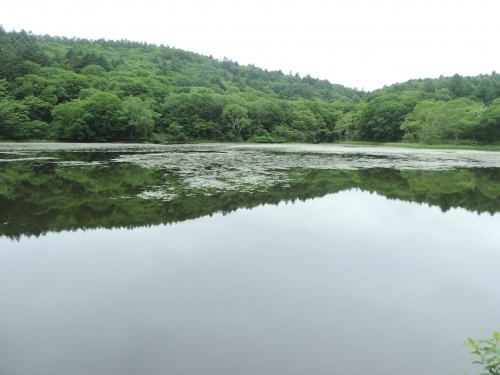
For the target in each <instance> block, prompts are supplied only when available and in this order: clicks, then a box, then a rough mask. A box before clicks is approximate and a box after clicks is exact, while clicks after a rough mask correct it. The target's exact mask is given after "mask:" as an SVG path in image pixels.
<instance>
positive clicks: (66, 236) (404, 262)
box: [0, 143, 500, 375]
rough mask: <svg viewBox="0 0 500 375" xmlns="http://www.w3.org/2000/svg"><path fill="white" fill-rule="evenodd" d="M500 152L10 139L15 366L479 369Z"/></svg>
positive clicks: (4, 235)
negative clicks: (473, 347) (470, 344)
mask: <svg viewBox="0 0 500 375" xmlns="http://www.w3.org/2000/svg"><path fill="white" fill-rule="evenodd" d="M499 212H500V153H488V152H479V151H452V150H446V151H439V150H412V149H401V148H382V147H354V146H351V147H347V146H335V145H231V144H224V145H218V144H201V145H178V146H161V145H147V144H144V145H124V144H9V143H0V374H1V375H25V374H37V375H49V374H50V375H62V374H65V375H66V374H72V375H80V374H81V375H88V374H92V375H100V374H103V375H104V374H106V375H109V374H120V375H128V374H169V375H176V374H183V375H184V374H193V375H195V374H196V375H199V374H210V375H211V374H213V375H226V374H228V375H229V374H243V375H246V374H287V375H288V374H337V373H338V374H352V375H361V374H363V375H364V374H368V373H370V374H381V375H382V374H384V375H401V374H408V375H417V374H418V375H421V374H457V375H458V374H463V373H464V372H466V371H468V372H469V373H474V372H480V370H481V369H480V368H478V367H477V368H476V367H475V366H473V365H471V364H470V363H471V362H472V360H474V358H473V357H472V356H470V355H469V354H468V353H469V351H470V350H468V349H466V348H463V347H460V346H459V344H460V343H461V342H462V341H464V340H465V339H466V338H467V337H473V338H487V337H489V336H490V335H491V333H492V332H493V331H494V330H499V329H500V327H499V324H500V288H499V285H500V272H499V265H500V242H499V240H498V239H499V237H498V236H499V228H500V215H499Z"/></svg>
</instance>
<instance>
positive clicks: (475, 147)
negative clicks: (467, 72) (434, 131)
mask: <svg viewBox="0 0 500 375" xmlns="http://www.w3.org/2000/svg"><path fill="white" fill-rule="evenodd" d="M0 143H75V144H78V143H95V144H100V143H115V144H158V145H180V144H207V143H224V144H242V145H243V144H283V145H305V144H310V143H306V142H279V143H278V142H244V141H241V142H238V141H234V142H220V141H217V142H214V141H213V140H195V141H184V142H158V141H149V140H144V141H111V142H64V141H60V140H50V139H28V140H0ZM322 144H331V145H342V146H369V147H377V146H381V147H382V146H383V147H404V148H414V149H430V150H477V151H497V152H499V151H500V144H489V145H468V144H432V145H429V144H424V143H404V142H369V141H342V142H330V143H322Z"/></svg>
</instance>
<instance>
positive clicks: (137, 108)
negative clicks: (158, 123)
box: [123, 96, 157, 139]
mask: <svg viewBox="0 0 500 375" xmlns="http://www.w3.org/2000/svg"><path fill="white" fill-rule="evenodd" d="M123 107H124V108H123V112H124V115H125V117H126V119H127V120H126V121H127V130H126V132H127V133H129V134H130V139H133V138H134V135H137V136H138V137H140V138H147V137H148V136H149V135H150V134H151V133H152V131H153V129H154V123H155V122H154V117H155V116H156V115H157V113H156V112H154V111H153V110H151V109H150V103H149V102H147V101H142V100H141V99H140V98H138V97H134V96H130V97H129V98H128V99H127V100H126V101H125V102H124V106H123Z"/></svg>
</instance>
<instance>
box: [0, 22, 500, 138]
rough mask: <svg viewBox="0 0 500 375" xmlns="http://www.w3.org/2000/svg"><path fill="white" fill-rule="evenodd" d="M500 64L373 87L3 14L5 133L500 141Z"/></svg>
mask: <svg viewBox="0 0 500 375" xmlns="http://www.w3.org/2000/svg"><path fill="white" fill-rule="evenodd" d="M499 98H500V75H498V74H496V73H495V72H493V73H492V74H491V75H481V76H477V77H461V76H460V75H458V74H456V75H454V76H453V77H440V78H438V79H418V80H411V81H408V82H406V83H400V84H395V85H392V86H390V87H384V88H382V89H380V90H376V91H374V92H372V93H366V92H364V91H358V90H357V89H350V88H346V87H344V86H341V85H336V84H331V83H330V82H328V81H326V80H320V79H315V78H312V77H311V76H309V75H307V76H305V77H300V75H299V74H298V73H297V74H295V75H294V74H292V73H291V72H290V73H289V74H284V73H283V72H281V71H267V70H263V69H260V68H257V67H255V66H253V65H249V66H242V65H239V64H238V63H237V62H233V61H231V60H229V59H226V58H224V59H223V60H217V59H214V58H212V57H211V56H208V57H207V56H202V55H199V54H196V53H192V52H186V51H183V50H181V49H176V48H171V47H169V46H163V45H160V46H156V45H152V44H147V43H137V42H131V41H127V40H121V41H110V40H95V41H90V40H86V39H76V38H73V39H68V38H60V37H51V36H47V35H45V36H35V35H32V34H31V33H27V32H25V31H21V32H15V31H12V32H7V31H5V30H4V29H3V28H1V26H0V139H4V140H10V139H14V140H24V139H58V140H65V141H94V142H102V141H124V140H133V141H137V140H150V141H158V142H162V141H165V142H185V141H197V140H212V141H253V142H286V141H295V142H333V141H340V140H367V141H401V140H404V141H407V142H423V143H438V142H440V143H443V142H444V143H446V142H453V143H458V142H467V143H474V142H477V143H479V142H480V143H496V142H499V141H500V99H499Z"/></svg>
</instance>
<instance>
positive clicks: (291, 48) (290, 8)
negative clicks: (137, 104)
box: [0, 0, 500, 90]
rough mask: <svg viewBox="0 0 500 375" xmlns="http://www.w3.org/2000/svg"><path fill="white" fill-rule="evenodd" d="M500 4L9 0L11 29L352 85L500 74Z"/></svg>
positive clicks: (480, 0) (478, 0)
mask: <svg viewBox="0 0 500 375" xmlns="http://www.w3.org/2000/svg"><path fill="white" fill-rule="evenodd" d="M499 14H500V0H474V1H470V0H467V1H464V0H454V1H451V0H432V1H431V0H419V1H414V0H408V1H405V0H330V1H326V0H308V1H302V2H298V1H297V2H292V1H283V0H281V1H277V0H253V1H234V0H233V1H229V0H182V1H180V0H177V1H169V0H166V1H155V0H142V1H134V2H132V1H127V0H122V1H110V0H108V1H104V0H87V1H71V0H64V1H63V0H45V1H40V0H25V1H15V0H6V1H5V2H3V4H2V6H1V12H0V24H2V25H3V27H4V28H5V29H7V30H12V29H16V30H20V29H25V30H27V31H29V30H32V31H33V32H34V33H35V34H50V35H60V36H67V37H73V36H77V37H82V38H92V39H98V38H106V39H129V40H135V41H146V42H149V43H157V44H161V43H163V44H165V45H170V46H175V47H177V48H182V49H185V50H189V51H194V52H198V53H202V54H204V55H213V56H214V57H216V58H223V57H224V56H227V57H229V58H231V59H232V60H234V61H238V62H239V63H240V64H255V65H256V66H259V67H262V68H267V69H269V70H278V69H281V70H282V71H283V72H285V73H288V72H289V71H290V70H291V71H292V72H293V73H295V72H299V73H300V74H301V75H305V74H308V73H309V74H311V75H312V76H313V77H318V78H322V79H328V80H330V81H331V82H333V83H340V84H343V85H346V86H350V87H357V88H358V89H361V88H363V87H364V89H365V90H373V89H376V88H379V87H382V86H383V85H384V84H387V85H389V84H392V83H395V82H403V81H406V80H408V79H411V78H419V77H422V78H425V77H439V75H441V74H443V75H452V74H454V73H460V74H462V75H476V74H480V73H484V74H486V73H487V74H490V73H491V72H492V71H493V70H497V71H500V48H499V46H500V43H499V42H500V38H499V35H500V31H499V28H498V17H499Z"/></svg>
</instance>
